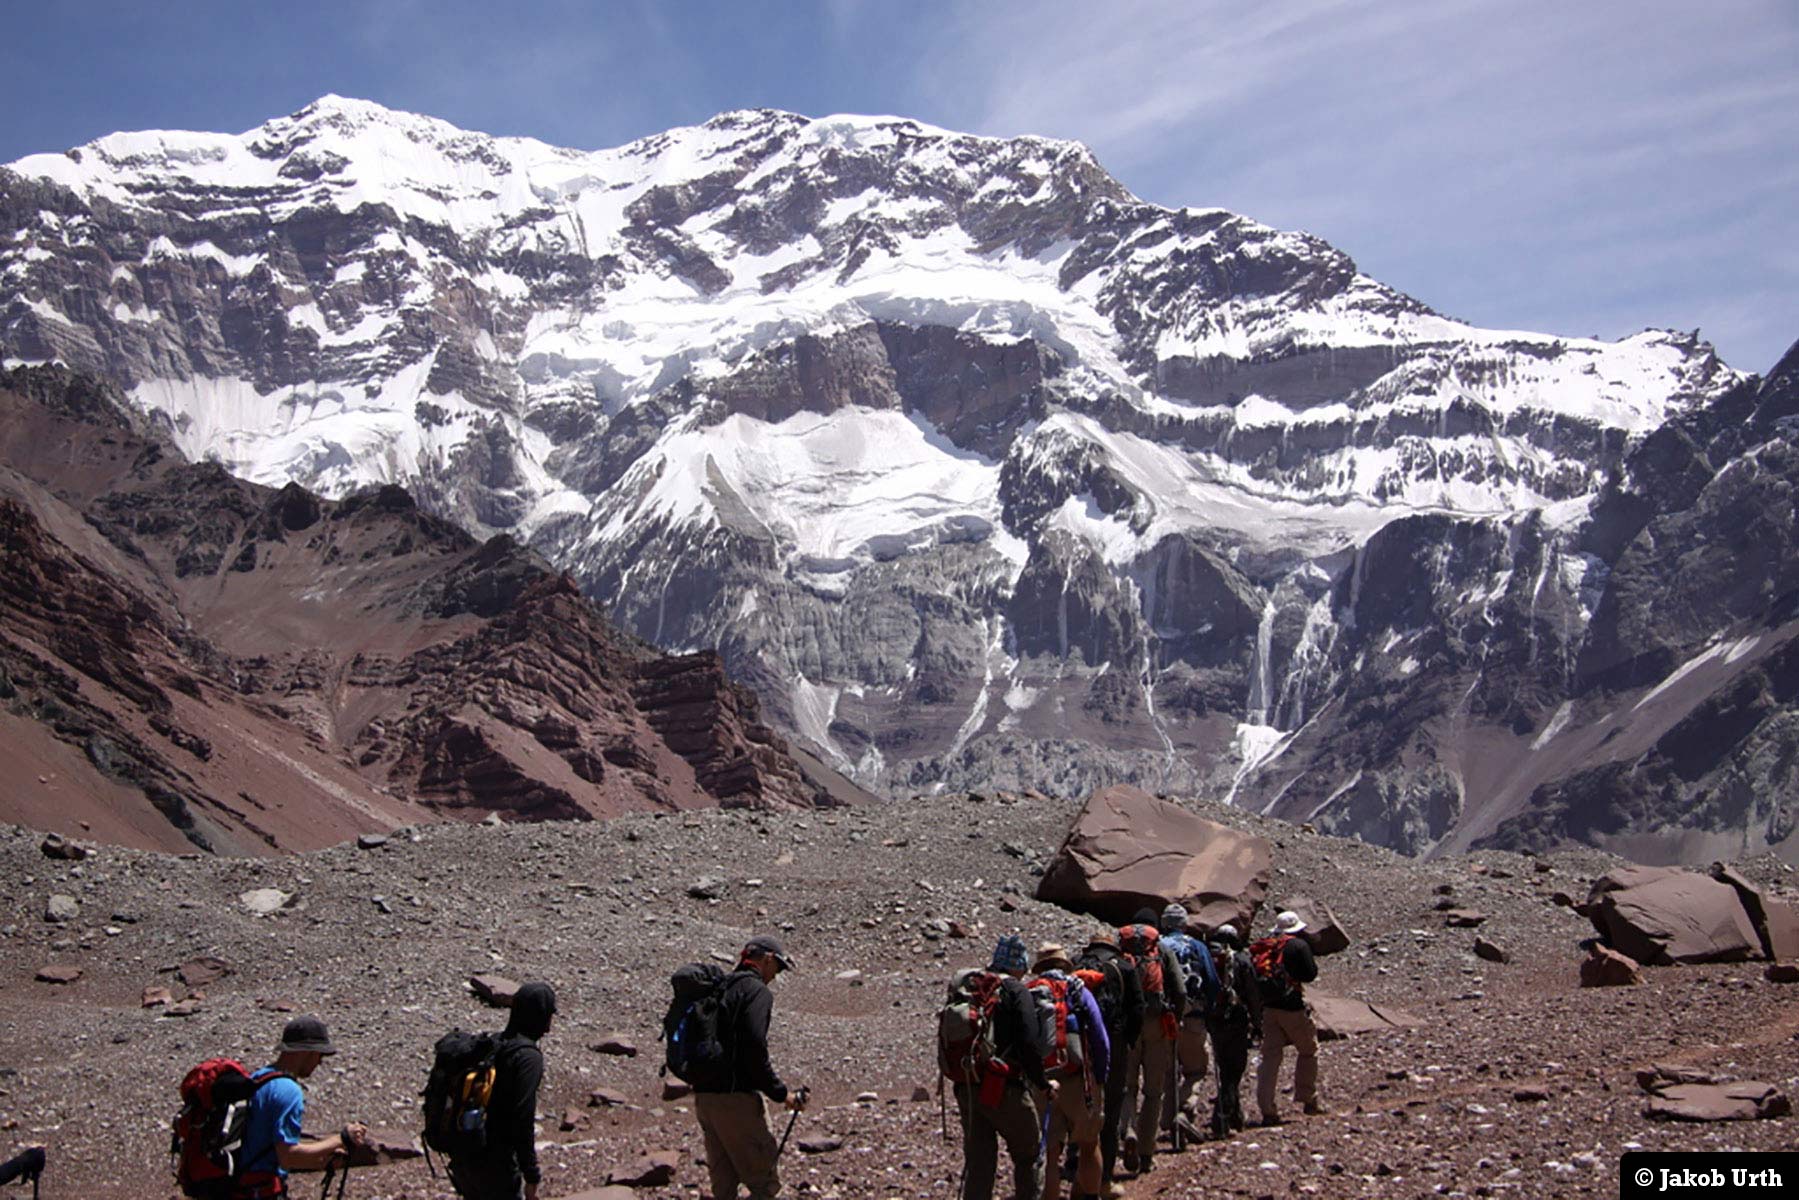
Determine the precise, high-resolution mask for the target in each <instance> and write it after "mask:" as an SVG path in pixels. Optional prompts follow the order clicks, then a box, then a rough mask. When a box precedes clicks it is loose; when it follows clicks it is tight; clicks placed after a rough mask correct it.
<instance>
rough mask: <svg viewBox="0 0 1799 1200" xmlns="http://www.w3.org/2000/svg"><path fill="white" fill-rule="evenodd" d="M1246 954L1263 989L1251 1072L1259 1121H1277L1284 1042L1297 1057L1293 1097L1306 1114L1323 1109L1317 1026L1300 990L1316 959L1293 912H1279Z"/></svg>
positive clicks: (1301, 921)
mask: <svg viewBox="0 0 1799 1200" xmlns="http://www.w3.org/2000/svg"><path fill="white" fill-rule="evenodd" d="M1277 950H1278V953H1276V951H1277ZM1250 957H1251V958H1252V959H1254V960H1256V962H1257V963H1258V965H1257V968H1256V974H1257V976H1258V979H1259V982H1260V983H1261V987H1262V1064H1261V1067H1260V1068H1259V1069H1258V1070H1257V1073H1256V1103H1257V1104H1258V1105H1259V1106H1260V1107H1261V1110H1262V1124H1264V1125H1279V1124H1280V1123H1281V1115H1280V1108H1279V1106H1278V1104H1277V1103H1276V1101H1275V1094H1276V1092H1277V1090H1278V1089H1279V1085H1280V1074H1281V1052H1282V1051H1283V1050H1285V1049H1286V1047H1287V1046H1289V1045H1291V1046H1292V1047H1293V1050H1294V1054H1295V1055H1296V1058H1295V1060H1294V1064H1293V1098H1294V1099H1295V1100H1297V1101H1299V1104H1300V1107H1301V1108H1303V1109H1304V1110H1305V1112H1306V1113H1307V1115H1310V1116H1315V1115H1317V1114H1319V1113H1322V1112H1324V1111H1325V1108H1324V1106H1323V1105H1322V1104H1320V1103H1319V1102H1318V1027H1317V1026H1316V1025H1314V1024H1313V1023H1312V1010H1311V1007H1310V1006H1309V1005H1307V1004H1306V991H1305V985H1306V984H1308V983H1310V982H1312V981H1313V980H1314V979H1316V978H1318V960H1317V959H1315V958H1314V957H1313V956H1312V944H1311V941H1310V939H1309V938H1308V937H1307V934H1306V923H1305V921H1304V919H1303V918H1301V917H1300V915H1299V914H1298V913H1295V912H1283V913H1282V914H1280V916H1278V917H1276V918H1275V921H1274V934H1273V935H1272V936H1271V937H1266V938H1262V939H1261V940H1260V941H1258V942H1256V943H1255V944H1254V945H1253V946H1251V947H1250ZM1264 957H1267V958H1269V959H1270V960H1272V965H1273V970H1272V972H1268V971H1264V970H1263V969H1262V967H1261V965H1260V963H1261V962H1262V960H1263V958H1264Z"/></svg>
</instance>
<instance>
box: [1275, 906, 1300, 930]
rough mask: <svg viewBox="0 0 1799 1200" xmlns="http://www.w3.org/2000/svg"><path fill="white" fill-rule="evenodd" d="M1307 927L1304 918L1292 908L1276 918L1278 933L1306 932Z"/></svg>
mask: <svg viewBox="0 0 1799 1200" xmlns="http://www.w3.org/2000/svg"><path fill="white" fill-rule="evenodd" d="M1305 928H1306V923H1305V921H1304V919H1303V918H1301V917H1300V915H1299V914H1298V913H1296V912H1294V911H1293V910H1292V909H1288V910H1287V911H1286V912H1284V913H1282V914H1281V915H1280V916H1278V917H1276V918H1274V932H1276V933H1304V932H1305Z"/></svg>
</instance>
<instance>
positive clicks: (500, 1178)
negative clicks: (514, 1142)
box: [450, 1155, 525, 1200]
mask: <svg viewBox="0 0 1799 1200" xmlns="http://www.w3.org/2000/svg"><path fill="white" fill-rule="evenodd" d="M450 1186H451V1187H454V1188H455V1189H456V1194H457V1195H458V1196H461V1197H462V1200H520V1198H521V1197H522V1196H524V1194H525V1177H524V1176H523V1175H520V1174H519V1171H518V1164H517V1163H516V1162H514V1161H513V1160H512V1156H511V1155H507V1157H506V1161H504V1162H491V1161H488V1160H484V1159H472V1160H466V1161H463V1160H454V1159H453V1160H451V1162H450Z"/></svg>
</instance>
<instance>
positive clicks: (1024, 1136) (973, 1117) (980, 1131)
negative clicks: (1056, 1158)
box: [956, 1083, 1043, 1200]
mask: <svg viewBox="0 0 1799 1200" xmlns="http://www.w3.org/2000/svg"><path fill="white" fill-rule="evenodd" d="M956 1112H957V1113H958V1114H959V1118H958V1119H959V1121H960V1124H961V1127H962V1195H961V1200H993V1185H994V1180H995V1177H996V1176H998V1174H999V1143H1000V1142H1004V1143H1005V1144H1006V1153H1007V1154H1009V1155H1011V1157H1012V1192H1013V1195H1014V1196H1015V1197H1016V1198H1017V1200H1037V1192H1038V1190H1039V1189H1040V1188H1041V1187H1042V1186H1043V1168H1042V1164H1041V1163H1040V1162H1039V1161H1038V1159H1037V1143H1038V1142H1039V1141H1040V1140H1041V1139H1042V1136H1043V1119H1042V1115H1041V1114H1042V1110H1041V1109H1040V1108H1038V1105H1037V1098H1036V1097H1035V1096H1034V1095H1032V1093H1031V1089H1030V1088H1029V1087H1027V1086H1026V1085H1024V1084H1022V1083H1011V1084H1007V1085H1006V1092H1005V1095H1004V1096H1003V1097H1002V1098H1001V1099H1000V1102H999V1103H998V1104H997V1105H995V1106H994V1107H992V1108H988V1107H987V1106H986V1105H985V1104H982V1103H981V1102H980V1100H979V1099H978V1093H977V1092H976V1090H975V1088H974V1087H973V1086H971V1085H969V1084H966V1083H958V1084H957V1085H956Z"/></svg>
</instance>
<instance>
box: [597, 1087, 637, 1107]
mask: <svg viewBox="0 0 1799 1200" xmlns="http://www.w3.org/2000/svg"><path fill="white" fill-rule="evenodd" d="M628 1103H630V1100H629V1098H628V1097H626V1095H625V1094H624V1093H623V1092H621V1091H619V1090H618V1089H616V1088H604V1087H602V1088H595V1089H593V1091H591V1092H589V1093H587V1107H589V1108H619V1107H622V1106H623V1105H625V1104H628Z"/></svg>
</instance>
